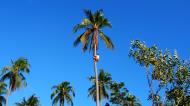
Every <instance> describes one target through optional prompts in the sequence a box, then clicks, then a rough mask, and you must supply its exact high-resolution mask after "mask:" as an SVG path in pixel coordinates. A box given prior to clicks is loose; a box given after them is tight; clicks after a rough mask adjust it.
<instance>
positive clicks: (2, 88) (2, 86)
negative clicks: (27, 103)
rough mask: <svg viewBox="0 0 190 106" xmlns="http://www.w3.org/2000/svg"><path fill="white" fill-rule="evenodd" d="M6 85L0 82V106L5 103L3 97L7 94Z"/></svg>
mask: <svg viewBox="0 0 190 106" xmlns="http://www.w3.org/2000/svg"><path fill="white" fill-rule="evenodd" d="M6 88H7V85H6V84H5V83H4V82H0V106H3V105H4V104H5V103H6V99H5V97H4V95H5V94H6V93H7V89H6Z"/></svg>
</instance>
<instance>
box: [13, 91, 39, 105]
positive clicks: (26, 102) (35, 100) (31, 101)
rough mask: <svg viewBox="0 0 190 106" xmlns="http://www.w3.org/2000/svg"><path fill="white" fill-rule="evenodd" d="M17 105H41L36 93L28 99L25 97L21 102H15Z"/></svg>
mask: <svg viewBox="0 0 190 106" xmlns="http://www.w3.org/2000/svg"><path fill="white" fill-rule="evenodd" d="M15 105H16V106H40V101H39V99H38V97H36V96H35V94H34V95H32V96H30V97H29V98H28V99H27V100H26V98H23V100H22V101H21V102H18V103H15Z"/></svg>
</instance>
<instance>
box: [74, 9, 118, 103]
mask: <svg viewBox="0 0 190 106" xmlns="http://www.w3.org/2000/svg"><path fill="white" fill-rule="evenodd" d="M84 12H85V15H86V17H85V18H83V20H82V22H81V23H79V24H77V25H75V26H74V28H73V32H77V31H78V30H79V29H84V30H85V31H84V32H83V33H82V34H81V35H80V36H79V37H77V38H76V40H75V41H74V46H77V45H78V44H79V43H82V50H83V52H85V51H86V50H87V49H89V50H90V51H91V50H93V58H94V60H93V61H94V73H95V82H96V106H100V103H99V100H100V99H99V89H98V70H97V61H98V59H97V58H96V57H97V50H98V38H101V39H102V40H103V41H104V42H105V44H106V47H107V48H110V49H113V48H114V45H113V43H112V41H111V39H110V38H109V37H108V36H107V35H106V34H105V33H104V32H103V31H102V29H103V28H105V27H109V28H111V27H112V25H111V23H110V22H109V20H108V19H107V18H105V17H104V14H103V10H97V11H96V12H95V13H92V11H91V10H85V11H84ZM98 57H99V56H98Z"/></svg>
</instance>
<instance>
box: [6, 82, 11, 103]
mask: <svg viewBox="0 0 190 106" xmlns="http://www.w3.org/2000/svg"><path fill="white" fill-rule="evenodd" d="M10 93H11V85H10V86H9V89H8V91H7V95H6V103H5V106H8V101H9V95H10Z"/></svg>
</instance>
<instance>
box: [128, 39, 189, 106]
mask: <svg viewBox="0 0 190 106" xmlns="http://www.w3.org/2000/svg"><path fill="white" fill-rule="evenodd" d="M131 45H132V46H131V49H130V53H129V56H130V57H133V58H134V59H135V61H136V62H137V63H139V64H140V65H141V66H143V67H146V68H147V69H151V71H150V70H148V71H147V80H148V82H149V88H150V94H149V99H150V100H152V101H153V104H160V103H162V104H168V103H170V104H173V105H188V104H189V101H190V99H189V96H190V92H189V89H190V86H189V84H190V71H189V68H190V63H189V61H187V60H182V59H180V57H179V56H178V54H177V51H175V52H174V54H172V53H170V51H168V50H166V51H165V52H163V51H162V50H161V49H158V48H157V46H155V45H154V46H151V47H148V46H146V44H145V43H144V42H141V41H139V40H135V41H132V42H131ZM153 81H154V82H155V83H153ZM153 84H154V86H155V87H154V88H153ZM153 90H156V91H155V92H154V91H153ZM161 91H163V92H164V93H165V94H164V95H165V97H164V96H163V95H161ZM163 98H166V99H167V100H166V101H165V100H162V99H163Z"/></svg>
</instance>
